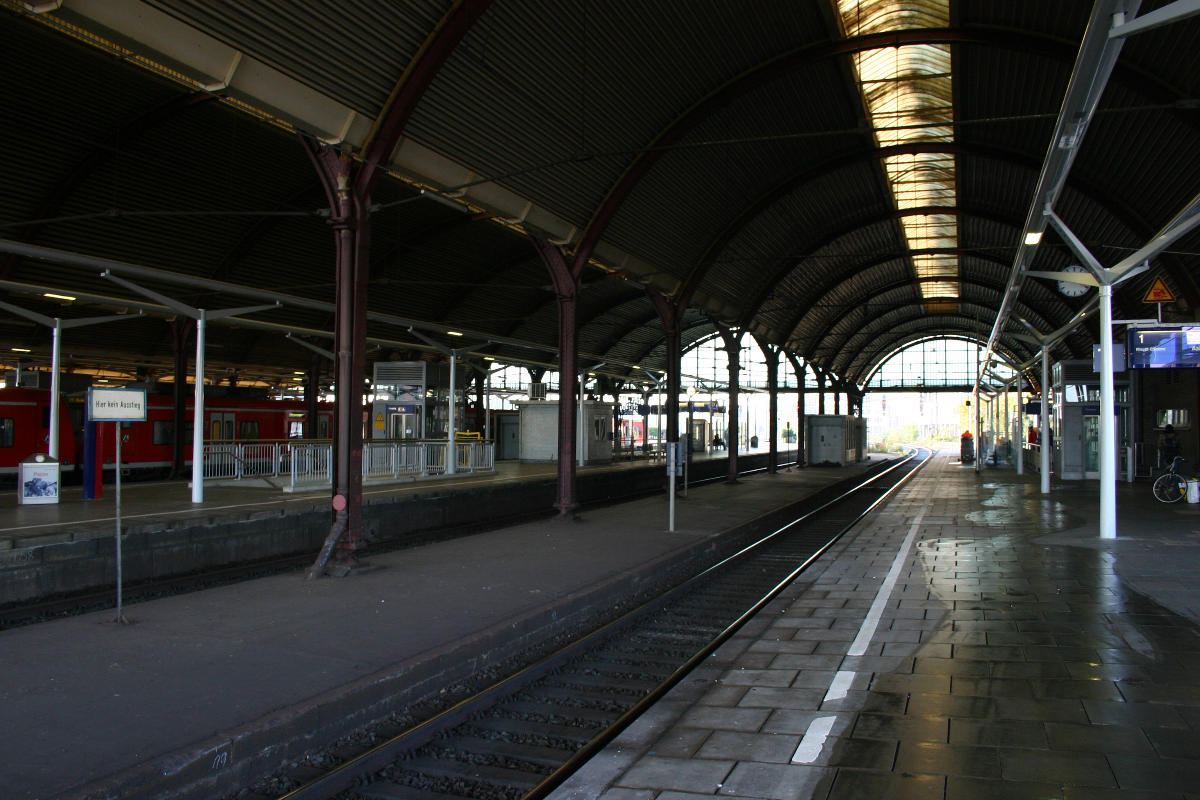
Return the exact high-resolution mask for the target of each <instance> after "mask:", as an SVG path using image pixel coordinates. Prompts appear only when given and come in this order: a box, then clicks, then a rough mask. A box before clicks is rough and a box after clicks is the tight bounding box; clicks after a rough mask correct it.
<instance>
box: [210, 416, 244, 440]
mask: <svg viewBox="0 0 1200 800" xmlns="http://www.w3.org/2000/svg"><path fill="white" fill-rule="evenodd" d="M235 423H236V420H235V419H234V413H233V412H232V411H214V412H212V413H211V414H209V415H208V439H209V441H212V442H232V441H233V440H234V438H236V437H235V431H236V430H237V428H235V427H234V425H235Z"/></svg>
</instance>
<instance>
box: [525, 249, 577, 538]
mask: <svg viewBox="0 0 1200 800" xmlns="http://www.w3.org/2000/svg"><path fill="white" fill-rule="evenodd" d="M532 238H533V243H534V247H536V248H537V251H538V255H540V256H541V259H542V263H543V264H545V265H546V270H547V271H548V272H549V273H550V280H551V283H553V284H554V292H555V294H556V295H557V297H558V493H557V496H556V499H555V501H554V507H555V508H557V509H558V513H559V516H560V517H573V516H574V515H575V509H576V508H577V507H578V505H579V504H578V502H576V499H575V461H576V451H575V431H576V427H575V426H576V420H577V416H578V411H579V399H578V397H577V396H576V390H577V388H578V380H577V379H578V377H579V363H578V361H579V359H578V355H577V353H576V350H577V348H578V338H577V336H578V327H579V320H578V300H579V279H580V277H581V274H582V270H581V269H579V268H577V267H580V266H581V262H580V261H579V258H578V256H577V257H576V260H575V263H573V264H570V265H568V264H567V259H566V257H565V256H564V255H563V253H562V251H561V250H559V249H558V247H556V246H555V245H552V244H550V243H549V242H547V241H545V240H543V239H539V238H537V237H532Z"/></svg>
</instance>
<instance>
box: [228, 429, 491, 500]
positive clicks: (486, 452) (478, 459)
mask: <svg viewBox="0 0 1200 800" xmlns="http://www.w3.org/2000/svg"><path fill="white" fill-rule="evenodd" d="M449 446H450V444H449V443H448V442H446V441H445V440H437V439H432V440H431V439H385V440H380V439H375V440H370V441H366V442H363V451H362V470H363V480H364V481H386V480H399V479H402V478H406V477H408V478H416V477H422V476H436V475H444V474H446V473H447V469H446V463H447V459H446V456H447V449H448V448H449ZM454 452H455V461H454V464H455V472H458V473H466V474H470V473H475V472H490V471H492V470H493V469H495V445H494V443H493V442H488V441H478V440H472V441H460V442H455V443H454ZM204 479H205V481H214V482H215V481H222V482H236V481H242V480H251V479H253V480H266V481H267V482H269V483H271V484H272V485H275V486H279V487H281V488H284V489H286V490H287V491H295V490H297V489H303V488H308V487H312V486H318V485H326V486H328V485H332V482H333V443H332V442H331V441H329V440H327V439H322V440H298V439H290V440H280V441H254V442H220V441H217V442H209V443H207V444H205V445H204Z"/></svg>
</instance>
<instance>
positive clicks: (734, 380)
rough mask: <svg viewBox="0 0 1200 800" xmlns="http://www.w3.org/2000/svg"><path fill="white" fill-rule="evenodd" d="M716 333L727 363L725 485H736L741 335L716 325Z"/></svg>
mask: <svg viewBox="0 0 1200 800" xmlns="http://www.w3.org/2000/svg"><path fill="white" fill-rule="evenodd" d="M716 327H717V332H718V333H720V334H721V339H722V341H724V342H725V355H726V356H727V357H728V361H729V411H728V413H727V415H726V416H727V418H728V419H729V442H728V447H729V461H728V468H727V469H726V472H725V482H726V483H737V476H738V428H739V424H738V389H739V386H740V379H741V375H740V373H741V369H742V364H741V355H742V333H743V331H740V330H739V331H738V332H737V333H736V334H735V333H734V332H733V331H732V330H730V328H729V327H728V326H727V325H722V324H721V323H719V322H718V323H716Z"/></svg>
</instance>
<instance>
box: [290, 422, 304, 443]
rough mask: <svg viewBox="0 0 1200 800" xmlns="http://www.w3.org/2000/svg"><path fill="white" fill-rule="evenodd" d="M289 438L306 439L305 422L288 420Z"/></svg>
mask: <svg viewBox="0 0 1200 800" xmlns="http://www.w3.org/2000/svg"><path fill="white" fill-rule="evenodd" d="M288 438H289V439H303V438H304V422H303V420H298V419H289V420H288Z"/></svg>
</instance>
